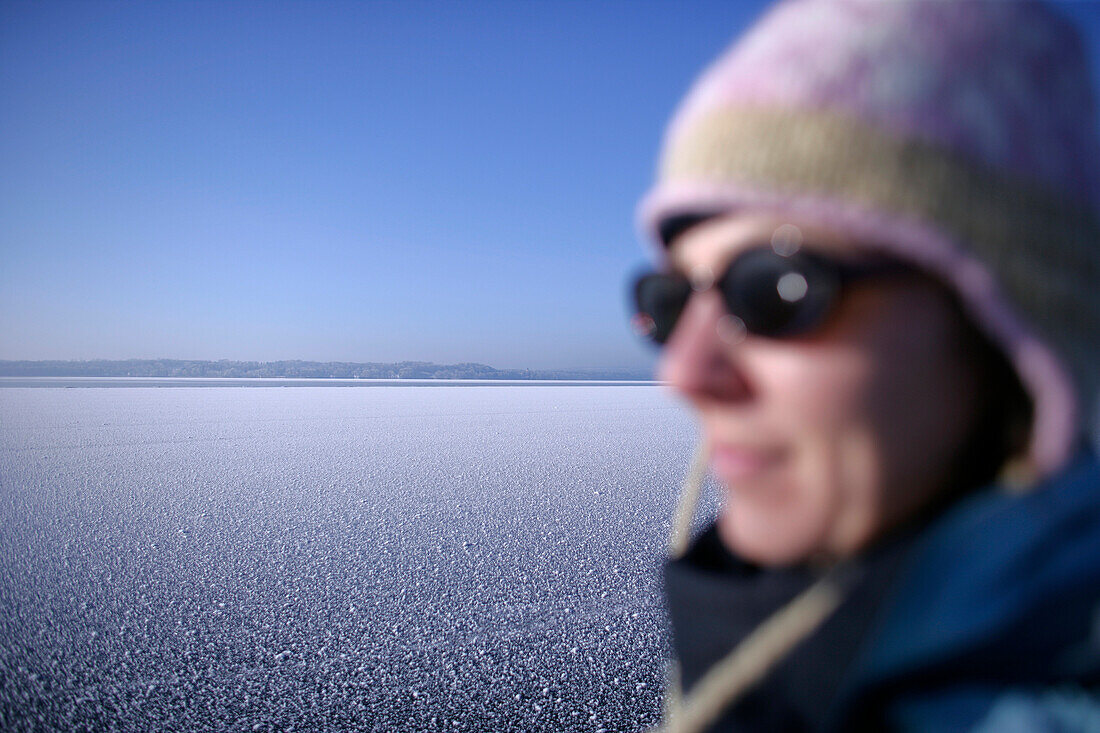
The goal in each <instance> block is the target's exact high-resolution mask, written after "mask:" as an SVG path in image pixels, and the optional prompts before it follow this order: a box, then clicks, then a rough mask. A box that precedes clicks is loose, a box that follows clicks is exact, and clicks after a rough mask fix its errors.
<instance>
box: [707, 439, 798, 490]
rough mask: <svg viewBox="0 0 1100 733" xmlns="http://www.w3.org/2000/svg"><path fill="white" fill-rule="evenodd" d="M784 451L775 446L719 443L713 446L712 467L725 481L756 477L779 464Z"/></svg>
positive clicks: (711, 453)
mask: <svg viewBox="0 0 1100 733" xmlns="http://www.w3.org/2000/svg"><path fill="white" fill-rule="evenodd" d="M781 457H782V453H781V451H779V450H776V449H774V448H764V447H754V446H745V445H731V444H725V445H722V444H718V445H713V446H711V450H710V467H711V470H713V471H714V474H715V476H716V477H717V478H718V479H719V480H721V481H722V482H724V483H733V482H738V481H746V480H749V479H753V478H756V477H758V476H760V475H762V474H764V473H766V472H767V471H769V470H771V469H772V468H774V467H775V466H776V465H778V463H779V461H780V458H781Z"/></svg>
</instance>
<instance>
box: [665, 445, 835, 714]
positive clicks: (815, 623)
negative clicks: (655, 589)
mask: <svg viewBox="0 0 1100 733" xmlns="http://www.w3.org/2000/svg"><path fill="white" fill-rule="evenodd" d="M708 452H709V451H708V449H707V446H706V444H705V443H700V445H699V447H698V448H697V449H696V452H695V457H694V458H693V459H692V462H691V467H690V468H689V470H688V474H687V477H686V478H685V479H684V487H683V489H682V490H681V492H680V500H679V504H678V505H677V508H676V514H675V516H674V518H673V522H672V534H671V537H670V538H669V554H670V556H671V557H672V559H678V558H680V557H683V555H684V553H685V552H686V551H687V546H688V542H689V540H690V535H691V522H692V519H693V518H694V516H695V509H696V506H697V505H698V503H699V496H700V493H701V490H702V484H703V479H704V478H705V476H706V466H707V456H708ZM842 574H844V575H846V576H848V577H845V578H843V579H842V577H841V576H842ZM848 580H850V574H848V573H846V572H845V568H844V566H837V567H834V568H833V569H832V570H830V571H829V572H828V573H826V575H825V576H824V577H822V578H821V579H820V580H818V581H817V582H815V583H814V584H813V585H811V586H810V587H809V588H807V589H806V590H805V591H803V592H802V593H800V594H799V595H797V596H796V597H795V598H794V600H792V601H791V602H790V603H788V604H787V605H785V606H784V607H783V608H781V609H779V610H778V611H776V612H775V613H774V614H772V615H771V616H769V617H768V618H767V619H765V620H764V621H763V623H761V624H760V625H759V626H757V627H756V628H755V629H753V631H752V633H750V634H749V635H748V636H746V637H745V638H744V639H743V640H742V641H741V643H739V644H738V645H737V646H735V647H734V648H733V650H732V651H731V652H730V653H729V654H727V655H726V656H725V657H723V658H722V659H720V660H719V661H718V662H716V663H715V664H714V666H712V667H711V668H710V669H709V670H707V673H706V674H705V675H703V677H702V678H701V679H700V680H699V681H698V682H697V683H696V684H695V685H694V686H693V687H692V689H691V691H690V692H689V694H687V695H686V696H685V695H684V694H683V691H682V690H681V685H680V673H679V668H678V666H677V665H676V663H675V662H672V663H671V664H670V665H669V679H668V685H667V687H666V689H665V701H664V722H663V725H662V727H661V728H660V729H659V730H660V731H663V732H664V733H698V732H699V731H703V730H705V729H706V728H707V727H708V726H709V725H710V724H711V723H713V722H715V721H716V720H717V719H718V718H719V717H720V716H721V714H722V711H723V710H725V709H726V708H727V707H729V706H730V705H731V704H732V703H733V702H734V701H736V700H737V699H738V698H739V697H741V696H742V695H743V694H745V693H746V692H747V691H748V690H750V689H751V688H752V687H753V686H754V685H756V684H757V683H758V682H760V681H761V680H762V679H763V678H764V677H765V676H766V675H767V674H768V672H769V671H771V669H772V668H773V667H774V666H775V665H776V664H778V663H779V662H780V661H782V660H783V658H784V657H786V656H787V654H789V653H790V652H791V650H792V649H794V647H795V646H797V645H798V644H799V643H800V642H801V641H802V640H803V639H805V638H806V637H808V636H809V635H810V634H812V633H813V632H814V631H815V630H816V629H817V628H818V627H819V626H820V625H821V624H823V623H824V622H825V621H826V619H828V618H829V617H830V616H831V615H832V614H833V612H834V611H836V609H837V608H838V607H839V606H840V604H841V603H842V602H843V600H844V595H845V593H844V590H845V586H846V585H848V582H846V581H848ZM842 581H845V582H842Z"/></svg>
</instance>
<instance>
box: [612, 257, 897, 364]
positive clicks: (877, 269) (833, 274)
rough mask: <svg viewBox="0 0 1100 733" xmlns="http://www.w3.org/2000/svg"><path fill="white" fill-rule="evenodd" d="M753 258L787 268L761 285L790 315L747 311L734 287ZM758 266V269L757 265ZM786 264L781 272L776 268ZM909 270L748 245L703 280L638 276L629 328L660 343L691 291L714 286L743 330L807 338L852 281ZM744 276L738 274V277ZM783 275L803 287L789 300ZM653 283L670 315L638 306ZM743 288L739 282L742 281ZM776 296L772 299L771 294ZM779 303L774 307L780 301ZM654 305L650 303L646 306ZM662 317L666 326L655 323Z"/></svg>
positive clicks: (654, 273)
mask: <svg viewBox="0 0 1100 733" xmlns="http://www.w3.org/2000/svg"><path fill="white" fill-rule="evenodd" d="M753 260H756V262H757V263H760V264H762V266H764V267H771V268H775V271H776V272H778V270H779V269H786V272H785V273H783V274H782V275H780V276H779V277H777V278H775V280H774V281H768V280H763V281H761V283H760V284H762V285H764V286H765V287H769V286H770V287H772V288H775V289H776V290H777V291H778V292H777V293H776V294H775V295H777V296H778V298H779V300H782V301H785V302H787V303H790V304H791V311H790V314H789V315H788V316H786V317H782V318H777V314H776V313H760V312H755V313H754V312H752V311H753V309H754V308H755V306H754V305H753V304H752V303H751V302H750V300H749V298H748V296H747V295H746V294H745V293H744V292H743V291H742V290H740V289H738V288H737V287H736V285H735V280H736V278H737V277H738V274H739V273H738V270H741V271H745V270H746V268H747V267H749V266H751V265H752V264H754V263H753ZM760 264H758V266H760ZM782 265H785V266H786V267H785V268H779V267H778V266H782ZM912 272H914V268H913V267H912V266H911V265H908V264H905V263H902V262H900V261H898V260H894V259H888V258H884V257H876V258H874V259H870V260H863V261H856V262H854V261H850V260H844V259H840V258H836V257H831V256H828V255H825V254H822V253H820V252H814V251H812V250H808V249H806V248H800V249H799V250H798V251H797V252H794V253H792V254H789V255H785V254H781V253H779V252H776V251H775V250H774V249H773V248H772V247H771V246H770V245H760V246H757V247H751V248H749V249H746V250H744V251H743V252H741V253H739V254H738V255H737V256H736V257H734V258H733V259H732V260H731V261H730V262H729V264H728V265H727V266H726V267H725V268H724V269H723V270H722V272H721V273H719V274H718V275H717V276H715V277H713V278H707V279H706V280H707V281H706V282H692V279H691V278H689V277H687V276H685V275H684V274H682V273H679V272H673V271H668V270H663V271H662V270H650V271H646V272H642V273H641V274H639V275H638V276H637V277H636V278H635V279H634V283H633V287H632V288H631V295H632V306H633V311H634V315H633V317H632V319H631V323H632V325H633V327H634V330H635V331H636V332H638V333H639V335H641V336H643V337H644V338H646V339H647V340H649V341H651V342H653V343H655V344H657V345H659V346H660V345H664V344H665V343H666V342H667V341H668V339H669V338H670V337H671V336H672V333H673V332H674V331H675V328H676V324H677V323H678V322H679V320H680V317H681V316H682V315H683V311H684V308H685V307H686V306H687V303H688V301H689V300H690V299H691V296H692V294H693V293H696V292H704V291H706V290H709V289H711V288H717V289H718V292H719V294H720V295H721V297H722V303H723V306H724V307H725V309H726V312H727V313H729V314H730V315H733V316H735V317H736V318H738V319H739V320H740V321H741V322H742V323H743V324H744V327H745V330H746V332H748V333H750V334H753V335H755V336H762V337H765V338H776V339H782V338H792V337H795V336H801V335H806V334H808V333H811V332H812V331H814V330H815V329H817V328H818V327H820V326H821V325H822V324H823V323H824V322H825V321H826V320H827V318H828V316H829V314H830V313H832V312H833V310H834V309H835V307H836V305H837V303H838V302H839V300H840V298H841V296H842V295H843V291H844V290H845V289H847V288H848V287H849V286H851V285H852V284H853V283H855V282H858V281H861V280H865V279H868V278H874V277H882V276H886V275H897V274H907V273H912ZM742 274H743V273H742ZM788 274H793V275H797V276H799V277H800V279H801V283H800V284H799V283H797V281H796V287H795V289H796V290H798V289H799V287H803V288H804V290H803V292H801V293H799V294H798V295H797V296H794V297H791V298H788V297H787V296H785V295H783V293H782V290H781V289H780V281H781V280H782V278H783V277H785V276H786V275H788ZM654 284H657V286H659V287H663V288H664V289H665V292H666V294H667V295H668V296H671V297H669V298H668V300H669V304H670V305H671V306H672V310H674V311H675V313H674V314H672V313H669V316H670V317H668V316H665V317H660V316H659V315H658V314H654V313H651V312H650V310H657V308H647V307H643V306H644V305H645V304H643V302H642V300H643V298H645V295H644V290H645V289H646V288H650V287H652V286H653V285H654ZM742 284H743V283H742ZM773 297H775V296H773ZM779 300H777V301H776V303H777V304H778V303H779ZM648 305H649V306H652V305H655V304H654V303H650V304H648ZM659 317H660V318H663V320H664V321H665V322H662V321H661V320H659Z"/></svg>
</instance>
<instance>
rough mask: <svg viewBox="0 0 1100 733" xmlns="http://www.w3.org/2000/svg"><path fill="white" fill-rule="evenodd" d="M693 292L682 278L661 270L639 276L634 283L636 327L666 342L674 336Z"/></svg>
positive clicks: (643, 333)
mask: <svg viewBox="0 0 1100 733" xmlns="http://www.w3.org/2000/svg"><path fill="white" fill-rule="evenodd" d="M690 295H691V286H690V285H689V284H688V282H687V280H685V279H683V278H682V277H677V276H675V275H668V274H664V273H659V272H657V273H651V274H648V275H643V276H642V277H640V278H638V281H637V282H636V283H635V284H634V307H635V314H634V318H633V321H632V325H633V326H634V330H635V331H637V332H638V333H639V334H641V335H643V336H646V337H647V338H650V339H652V340H653V341H656V342H657V343H659V344H663V343H664V342H665V341H667V340H668V337H669V336H671V335H672V329H674V328H675V327H676V321H677V319H679V318H680V313H682V312H683V310H684V306H685V305H687V301H688V297H689V296H690Z"/></svg>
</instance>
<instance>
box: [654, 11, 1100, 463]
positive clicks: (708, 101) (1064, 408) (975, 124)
mask: <svg viewBox="0 0 1100 733" xmlns="http://www.w3.org/2000/svg"><path fill="white" fill-rule="evenodd" d="M1095 129H1096V116H1095V111H1094V104H1093V99H1092V92H1091V86H1090V82H1089V78H1088V73H1087V66H1086V63H1085V59H1084V54H1083V51H1082V45H1081V42H1080V39H1079V38H1078V36H1077V34H1076V32H1075V31H1074V29H1073V27H1072V26H1071V25H1070V24H1069V23H1068V22H1067V21H1065V20H1064V19H1062V18H1061V17H1060V16H1058V15H1056V14H1055V13H1054V12H1053V11H1051V10H1049V9H1048V8H1046V7H1045V6H1043V5H1041V4H1039V3H1037V2H1026V1H1024V2H1012V1H1009V0H1003V1H1001V2H930V1H928V0H892V1H891V2H882V1H881V0H788V1H786V2H781V3H779V4H777V5H776V6H775V7H774V8H772V9H771V11H770V12H769V13H767V14H766V15H765V16H764V17H763V19H761V21H760V22H758V23H757V25H756V26H755V27H754V28H753V29H752V30H750V31H749V32H748V33H747V34H746V35H745V36H743V37H742V38H741V39H740V40H739V41H738V43H736V44H735V45H734V46H733V47H732V48H731V49H730V50H729V51H728V52H727V53H725V54H724V55H723V56H722V57H720V58H719V59H718V61H717V62H716V63H714V64H713V65H712V66H711V67H710V68H709V69H707V70H706V71H705V72H704V73H703V75H702V77H701V78H700V79H699V80H698V82H697V83H696V85H695V86H694V87H693V89H692V90H691V91H690V93H689V94H688V96H687V97H686V99H685V100H684V101H683V103H682V104H681V106H680V108H679V110H678V111H677V113H676V115H675V117H674V118H673V120H672V123H671V124H670V126H669V128H668V131H667V133H666V138H665V142H664V148H663V153H662V158H661V164H660V171H659V175H658V180H657V183H656V184H655V186H654V188H653V189H652V190H651V191H650V192H649V194H648V195H647V196H646V197H645V199H644V200H643V201H642V204H641V206H640V210H639V216H640V219H641V223H642V226H643V227H644V228H645V229H646V231H647V232H648V233H649V235H650V236H651V237H652V238H653V239H654V241H656V242H658V243H659V244H661V245H662V246H663V245H664V244H665V242H664V241H663V235H662V228H663V225H666V224H667V223H669V222H670V221H672V220H675V219H676V218H678V217H681V216H685V215H687V216H690V215H698V214H703V215H709V214H716V213H721V212H731V211H736V210H741V209H751V210H753V211H769V212H772V213H774V214H776V215H777V216H780V217H789V218H790V219H792V220H795V221H806V222H814V223H817V224H820V225H824V226H827V227H830V228H832V229H835V230H838V231H840V232H843V233H845V234H847V235H848V236H850V237H851V238H852V239H853V240H854V241H856V242H860V243H862V244H864V245H865V246H866V247H868V248H877V249H879V250H881V251H884V252H887V253H889V254H891V255H893V256H895V257H899V258H903V259H906V260H908V261H910V262H913V263H915V264H917V265H918V266H920V267H922V268H923V269H925V270H927V271H928V272H930V273H932V274H934V275H936V276H938V277H939V278H941V279H942V280H943V281H944V282H946V283H948V284H949V285H951V286H952V287H953V288H954V289H955V290H956V291H957V292H958V294H959V296H960V299H961V301H962V303H963V305H964V307H965V308H966V309H967V310H968V313H969V315H970V317H971V318H972V319H973V321H974V322H975V323H977V324H978V325H979V326H980V327H981V328H982V329H984V331H985V332H986V333H987V334H988V335H989V336H990V338H991V339H992V340H993V342H994V343H996V344H998V345H999V346H1000V348H1002V349H1003V350H1004V352H1005V354H1006V355H1007V356H1008V357H1009V359H1010V360H1011V362H1012V363H1013V365H1014V366H1015V368H1016V370H1017V373H1018V374H1019V376H1020V379H1021V381H1022V383H1023V384H1024V386H1025V388H1026V389H1027V390H1028V392H1029V394H1030V395H1031V397H1032V400H1033V402H1034V407H1035V410H1034V422H1033V425H1032V433H1031V445H1030V448H1029V452H1028V456H1027V458H1028V459H1029V462H1030V464H1031V466H1030V467H1031V469H1032V472H1033V473H1034V474H1035V475H1037V476H1043V475H1047V474H1049V473H1051V472H1052V471H1054V470H1056V469H1057V468H1059V467H1060V466H1062V465H1063V464H1064V463H1065V462H1066V460H1067V459H1068V457H1069V456H1070V453H1071V452H1072V450H1073V447H1074V445H1075V443H1076V442H1077V440H1078V439H1079V438H1080V436H1081V431H1082V428H1083V427H1085V425H1084V423H1085V418H1086V417H1089V418H1091V417H1092V414H1093V413H1094V410H1095V406H1096V398H1097V391H1098V387H1100V225H1098V220H1097V216H1096V204H1097V201H1098V196H1100V178H1098V174H1100V145H1098V142H1097V139H1096V137H1095V134H1094V131H1095Z"/></svg>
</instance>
